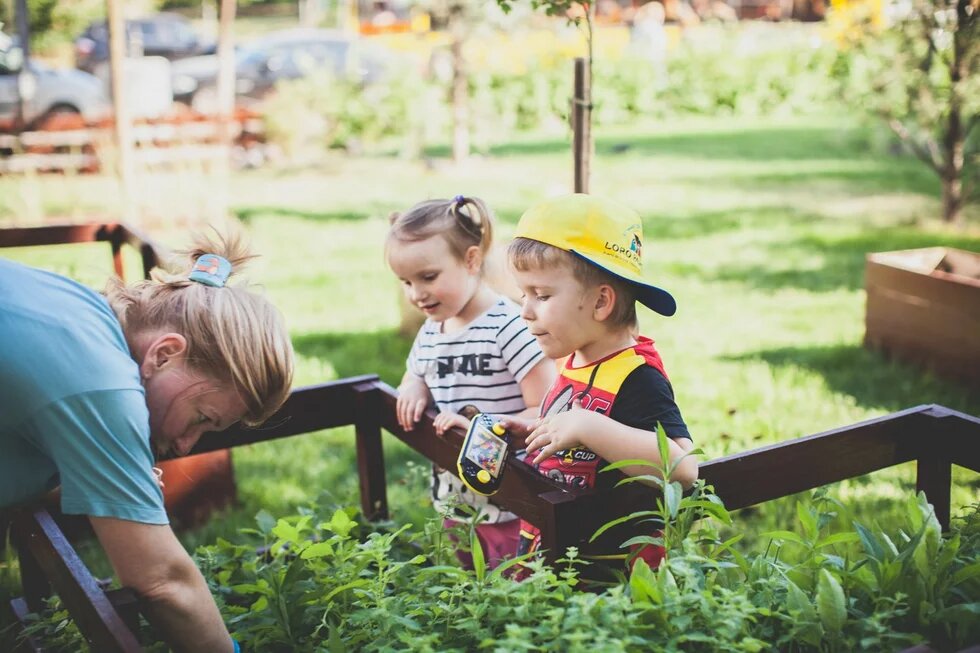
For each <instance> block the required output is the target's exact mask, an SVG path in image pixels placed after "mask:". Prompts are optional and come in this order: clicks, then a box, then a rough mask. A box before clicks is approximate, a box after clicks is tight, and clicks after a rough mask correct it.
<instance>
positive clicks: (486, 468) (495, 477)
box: [456, 413, 509, 496]
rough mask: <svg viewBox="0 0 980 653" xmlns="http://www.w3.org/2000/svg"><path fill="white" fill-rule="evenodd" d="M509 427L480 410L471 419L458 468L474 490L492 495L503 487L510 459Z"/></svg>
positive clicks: (462, 478) (485, 494) (461, 477)
mask: <svg viewBox="0 0 980 653" xmlns="http://www.w3.org/2000/svg"><path fill="white" fill-rule="evenodd" d="M508 446H509V442H508V440H507V431H506V430H504V427H503V426H501V424H500V422H498V421H497V420H496V418H494V417H493V416H492V415H487V414H486V413H478V414H477V415H476V416H475V417H473V419H471V420H470V427H469V428H468V429H467V430H466V439H465V440H464V441H463V447H462V448H461V449H460V450H459V458H458V459H457V460H456V468H457V470H458V473H459V478H460V480H462V481H463V483H465V484H466V486H467V487H469V488H470V489H471V490H473V491H474V492H476V493H478V494H482V495H484V496H489V495H491V494H493V493H494V492H496V491H497V490H499V489H500V481H501V479H502V477H503V472H504V464H505V462H506V460H507V447H508Z"/></svg>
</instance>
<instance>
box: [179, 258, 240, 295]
mask: <svg viewBox="0 0 980 653" xmlns="http://www.w3.org/2000/svg"><path fill="white" fill-rule="evenodd" d="M229 276H231V263H229V262H228V259H226V258H225V257H223V256H218V255H217V254H203V255H201V256H200V257H198V259H197V261H195V262H194V268H193V269H192V270H191V274H190V277H188V278H189V279H190V280H191V281H196V282H198V283H203V284H204V285H205V286H211V287H213V288H222V287H224V285H225V282H226V281H228V277H229Z"/></svg>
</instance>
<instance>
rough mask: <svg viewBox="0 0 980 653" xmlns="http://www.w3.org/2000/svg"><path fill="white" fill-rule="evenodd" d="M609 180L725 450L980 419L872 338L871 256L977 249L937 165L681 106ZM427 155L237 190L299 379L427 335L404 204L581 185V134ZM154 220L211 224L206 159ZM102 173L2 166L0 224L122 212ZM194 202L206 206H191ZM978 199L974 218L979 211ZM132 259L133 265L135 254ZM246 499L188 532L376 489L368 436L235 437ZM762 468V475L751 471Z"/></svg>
mask: <svg viewBox="0 0 980 653" xmlns="http://www.w3.org/2000/svg"><path fill="white" fill-rule="evenodd" d="M597 136H598V141H597V145H596V159H595V161H594V175H593V180H592V188H591V190H592V191H593V192H595V193H598V194H604V195H610V196H613V197H616V198H618V199H620V200H621V201H624V202H626V203H628V204H630V205H632V206H634V207H635V208H636V209H638V210H639V212H640V213H641V214H642V215H643V218H644V230H645V234H646V241H645V243H644V253H645V256H646V261H647V265H646V270H645V274H646V276H647V277H648V278H649V279H651V280H656V282H657V283H658V284H659V285H662V286H664V287H665V288H668V289H669V290H671V291H672V292H673V294H674V295H675V297H676V298H677V301H678V313H677V315H676V316H674V317H672V318H661V317H659V316H655V315H654V314H652V313H650V312H648V311H641V312H640V322H641V330H642V331H643V332H644V333H646V334H648V335H650V336H652V337H653V338H654V339H655V340H656V341H657V343H658V347H659V348H660V350H661V352H662V354H663V356H664V360H665V364H666V366H667V369H668V371H669V373H670V375H671V379H672V381H673V384H674V389H675V392H676V395H677V399H678V403H679V404H680V406H681V408H682V410H683V412H684V415H685V418H686V420H687V422H688V424H689V426H690V428H691V432H692V433H693V434H694V437H695V441H696V442H697V444H698V445H699V446H700V447H701V448H703V449H704V451H705V452H706V454H707V456H708V457H709V458H712V457H717V456H721V455H725V454H730V453H732V452H737V451H743V450H746V449H750V448H754V447H758V446H761V445H765V444H770V443H773V442H779V441H784V440H790V439H793V438H797V437H800V436H803V435H808V434H812V433H817V432H819V431H823V430H827V429H831V428H836V427H840V426H844V425H847V424H852V423H854V422H857V421H860V420H865V419H869V418H872V417H876V416H881V415H884V414H886V413H889V412H892V411H897V410H900V409H903V408H907V407H910V406H915V405H918V404H924V403H939V404H943V405H945V406H948V407H950V408H954V409H957V410H960V411H963V412H966V413H969V414H971V415H978V414H980V395H978V393H977V392H976V391H975V390H974V391H973V392H971V391H970V390H969V389H968V388H966V387H963V386H959V385H955V384H952V383H948V382H944V381H942V380H939V379H936V378H934V377H932V376H931V375H929V374H926V373H923V372H922V371H920V370H919V369H917V368H914V367H909V366H905V365H901V364H897V363H893V362H889V361H888V360H886V359H884V358H883V357H881V356H879V355H878V354H875V353H872V352H869V351H867V350H865V349H864V348H863V347H862V344H861V342H862V337H863V334H864V290H863V284H864V281H863V270H864V257H865V254H866V253H868V252H873V251H887V250H894V249H904V248H911V247H921V246H931V245H950V246H955V247H960V248H964V249H968V250H973V251H980V231H978V230H977V229H976V228H975V227H974V228H973V230H972V231H967V232H952V231H949V230H947V229H946V228H944V227H943V226H942V225H941V224H939V223H938V222H937V221H936V219H935V217H936V216H937V215H938V214H939V202H938V199H937V198H938V183H937V182H936V180H935V179H934V178H933V177H932V176H931V174H930V173H929V172H928V171H927V170H926V169H925V167H923V166H921V165H920V164H919V163H918V162H916V161H914V160H912V159H909V158H903V157H895V156H892V155H889V154H885V153H881V152H879V151H878V149H879V148H876V147H875V145H874V143H875V139H874V138H873V137H872V134H871V133H870V132H869V131H868V130H866V129H864V128H862V127H860V126H858V125H856V124H855V123H853V122H851V121H849V120H847V119H843V118H840V117H821V118H812V117H810V118H795V119H789V118H786V119H758V118H757V119H734V118H733V119H728V120H721V119H715V120H694V119H691V120H678V121H674V122H669V123H665V124H658V125H644V126H635V125H634V126H630V127H617V128H601V129H599V130H597ZM430 154H431V155H432V157H433V158H432V159H430V160H429V161H428V163H427V164H425V165H423V164H422V163H419V162H411V161H405V160H399V159H396V158H336V159H329V160H327V161H325V162H323V163H322V164H321V165H318V166H311V167H306V168H302V169H280V170H260V171H250V172H242V173H237V174H236V175H235V176H234V177H233V180H232V186H231V192H230V197H231V204H232V208H233V211H234V213H235V214H236V215H237V216H238V217H239V218H240V219H241V221H242V223H243V224H244V226H245V229H246V230H247V232H248V233H249V235H250V237H251V239H252V241H253V242H254V245H255V247H256V248H257V249H258V250H259V251H260V252H261V253H262V254H263V255H264V257H263V258H262V259H261V260H260V261H258V262H257V263H256V265H255V266H254V267H253V272H252V275H251V276H252V277H253V278H254V279H256V280H259V281H261V282H262V284H263V285H264V286H265V289H266V292H267V293H268V295H269V297H270V298H271V299H272V300H273V301H274V302H275V303H276V304H277V305H278V306H280V307H281V308H282V310H283V312H284V313H285V315H286V318H287V321H288V323H289V326H290V329H291V332H292V334H293V341H294V344H295V347H296V352H297V356H298V374H297V385H304V384H311V383H316V382H320V381H324V380H328V379H334V378H339V377H344V376H350V375H356V374H363V373H372V372H373V373H378V374H379V375H380V376H381V378H382V379H384V380H385V381H387V382H389V383H391V384H393V385H394V384H396V383H397V380H398V378H399V377H400V375H401V373H402V370H403V362H404V358H405V355H406V353H407V351H408V347H409V345H410V339H409V338H406V337H403V336H400V335H398V333H397V328H398V325H399V311H398V305H397V301H396V298H397V293H398V292H399V290H398V287H397V284H396V282H395V280H394V279H393V278H392V276H391V274H390V273H389V272H388V271H387V269H386V267H385V264H384V260H383V256H382V241H383V236H384V233H385V229H386V225H387V216H388V214H389V213H390V212H391V211H394V210H398V209H404V208H406V207H408V206H409V205H411V204H413V203H415V202H416V201H418V200H422V199H425V198H429V197H451V196H453V195H456V194H467V195H477V196H480V197H483V198H484V199H486V200H487V201H488V202H489V203H490V205H491V206H492V207H494V208H495V209H496V211H497V212H498V215H499V218H500V221H501V229H500V233H502V234H503V235H505V236H506V235H507V234H509V233H510V232H511V230H512V229H513V225H514V224H515V222H516V220H517V218H518V217H519V215H520V213H521V211H522V210H523V209H524V208H525V207H526V206H527V205H528V204H529V203H531V202H533V201H536V200H538V199H540V198H542V197H545V196H547V195H550V194H555V193H559V192H567V191H568V190H569V189H570V187H571V156H570V148H569V145H568V142H567V140H566V139H565V138H563V137H549V138H544V137H533V136H528V137H522V138H520V139H517V140H514V141H512V142H510V143H508V144H507V145H505V146H501V147H499V148H496V149H495V150H493V151H492V152H491V153H490V154H489V155H488V156H486V157H484V158H480V159H476V160H474V161H472V162H470V163H468V164H466V165H459V166H457V165H453V164H451V163H449V162H448V161H446V160H445V159H444V158H440V157H444V156H445V151H444V150H439V149H436V150H433V151H432V152H430ZM142 183H143V184H144V185H143V190H142V192H141V197H142V199H143V200H144V204H145V205H147V206H149V207H150V209H151V212H150V215H151V216H152V217H151V218H150V219H149V220H148V222H147V224H146V225H145V228H146V230H147V231H148V232H149V233H150V234H151V235H153V236H155V237H157V238H159V239H161V240H162V241H164V242H167V243H168V244H171V245H174V244H179V243H180V239H179V238H178V237H175V236H174V235H173V228H172V227H168V226H167V219H166V216H167V215H168V213H169V214H171V215H180V216H183V217H181V218H180V220H182V221H183V223H187V222H193V220H192V219H191V218H187V217H186V216H187V212H188V211H190V209H191V208H193V206H194V205H193V202H190V201H189V200H188V199H187V198H188V197H189V196H190V195H192V194H193V193H200V192H202V189H206V187H207V182H206V181H201V180H199V179H194V178H192V176H190V175H187V174H174V175H170V176H163V175H158V176H156V177H154V178H153V179H151V180H144V181H143V182H142ZM117 197H118V194H117V193H116V191H115V187H114V182H113V181H112V180H111V179H109V178H105V177H57V176H48V177H41V178H26V179H25V178H11V177H4V178H0V221H3V222H8V223H12V222H16V221H23V220H24V219H25V218H24V216H25V215H27V216H30V215H38V214H47V215H67V216H69V217H73V218H76V219H77V218H84V217H92V216H98V215H114V214H115V213H114V212H115V211H116V210H117V206H118V204H117V199H116V198H117ZM189 207H190V208H189ZM977 218H978V216H977V212H976V210H975V208H974V209H973V213H972V215H971V220H972V224H973V225H976V224H977ZM2 254H3V255H4V256H9V257H12V258H15V259H17V260H20V261H24V262H27V263H31V264H35V265H38V266H42V267H48V268H53V269H57V270H59V271H62V272H65V273H69V274H72V275H74V276H77V277H79V278H82V279H83V280H85V281H86V282H88V283H92V284H94V285H99V284H100V283H101V280H102V279H103V278H104V276H105V273H106V272H107V271H108V269H109V268H108V265H109V261H108V254H107V253H106V251H105V248H104V247H103V246H91V247H90V246H79V247H52V248H34V249H23V250H7V251H4V252H3V253H2ZM132 269H134V270H135V269H136V267H135V265H134V266H133V267H132ZM385 446H386V458H387V464H388V468H389V470H390V475H389V480H390V488H391V490H390V500H391V503H392V505H393V509H394V512H395V514H394V518H395V519H398V520H410V521H416V522H417V521H418V520H420V519H423V518H425V516H427V515H428V514H429V509H428V507H427V495H426V492H425V491H424V484H425V481H424V477H425V472H424V466H422V465H420V464H419V463H421V462H422V461H421V459H420V458H419V457H418V456H416V455H415V454H414V453H413V452H411V451H409V450H408V449H407V448H406V447H404V446H401V445H400V443H399V442H397V441H396V440H395V439H394V438H392V437H390V436H386V441H385ZM234 455H235V466H236V476H237V480H238V484H239V493H240V500H241V506H240V508H239V509H237V510H235V511H232V512H230V513H229V514H227V515H225V517H224V518H223V519H221V520H216V521H215V522H214V523H213V524H212V525H210V526H209V527H207V528H206V529H205V530H204V531H202V532H199V533H197V534H192V535H190V536H189V539H188V541H189V542H195V541H207V540H210V539H213V537H214V536H216V535H219V534H221V535H225V536H227V535H230V534H231V532H233V531H234V529H235V528H237V527H238V526H240V525H243V524H246V523H248V522H249V521H250V520H251V517H252V515H254V514H255V513H256V512H257V511H258V510H260V509H262V508H265V509H267V510H269V511H270V512H272V513H273V514H279V513H284V512H291V511H293V510H295V508H296V507H297V506H302V505H304V504H309V503H311V502H313V501H316V500H318V498H319V500H324V498H323V496H321V495H323V494H324V493H326V499H325V500H329V501H335V502H338V503H344V504H351V503H356V502H357V479H356V465H355V458H354V450H353V431H352V430H351V429H337V430H333V431H330V432H326V433H321V434H316V435H313V436H305V437H298V438H293V439H289V440H281V441H277V442H274V443H269V444H264V445H256V446H252V447H248V448H244V449H241V450H236V451H235V454H234ZM953 479H954V485H955V487H954V488H953V504H954V512H955V510H956V508H957V507H961V506H963V505H965V504H967V503H970V502H972V501H975V500H976V496H977V490H978V487H980V484H978V479H977V475H976V474H973V473H968V472H966V471H965V470H962V469H956V470H955V471H954V476H953ZM746 482H751V480H750V479H746ZM913 490H914V469H913V467H912V466H903V467H901V468H896V469H892V470H886V471H882V472H879V473H876V474H873V475H871V476H869V477H866V478H861V479H855V480H852V481H848V482H845V483H841V484H839V485H838V486H836V487H835V489H834V494H835V495H836V496H838V497H839V498H841V499H843V500H845V501H847V502H848V503H850V504H851V505H852V506H853V507H854V511H855V514H856V515H857V516H858V517H860V518H862V519H864V520H865V521H867V522H869V523H870V522H873V521H874V520H878V521H880V522H882V523H885V524H887V521H888V519H889V515H890V514H895V512H894V511H897V510H898V508H899V502H898V501H897V499H898V498H899V497H902V496H904V495H905V494H906V493H908V492H911V491H913ZM791 507H792V504H791V503H790V502H789V501H782V502H774V503H772V504H767V505H766V506H765V507H762V508H761V509H757V510H755V511H754V512H753V514H752V515H745V516H744V519H743V520H742V521H741V522H740V528H741V529H742V530H743V531H747V534H748V535H750V537H749V540H752V539H753V538H752V537H751V535H752V534H753V533H757V532H762V531H764V530H768V529H770V528H793V525H794V522H795V517H793V513H792V512H791V511H790V508H791Z"/></svg>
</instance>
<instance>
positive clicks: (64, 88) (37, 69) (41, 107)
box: [0, 33, 112, 127]
mask: <svg viewBox="0 0 980 653" xmlns="http://www.w3.org/2000/svg"><path fill="white" fill-rule="evenodd" d="M21 94H23V95H24V96H25V98H26V101H25V102H24V121H25V123H26V124H27V125H28V127H36V126H38V125H40V124H42V123H43V122H44V120H45V119H46V118H48V117H50V116H53V115H55V114H59V113H73V114H77V115H79V116H81V117H82V118H83V119H84V120H85V121H86V122H92V121H95V120H99V119H101V118H104V117H106V116H108V115H109V114H110V113H111V110H112V106H111V104H110V102H109V98H108V97H107V95H106V92H105V89H104V87H103V85H102V82H101V81H100V80H99V79H98V78H97V77H95V76H94V75H90V74H88V73H86V72H82V71H80V70H74V69H57V68H51V67H49V66H46V65H44V64H41V63H38V62H36V61H33V60H32V61H30V62H29V64H28V66H27V70H26V71H25V70H24V66H23V53H22V51H21V49H20V46H18V45H17V44H16V43H14V41H13V39H11V38H10V37H9V36H7V35H6V34H3V33H0V124H4V125H6V124H10V125H12V124H13V122H14V121H15V120H16V118H17V111H18V103H19V100H20V96H21Z"/></svg>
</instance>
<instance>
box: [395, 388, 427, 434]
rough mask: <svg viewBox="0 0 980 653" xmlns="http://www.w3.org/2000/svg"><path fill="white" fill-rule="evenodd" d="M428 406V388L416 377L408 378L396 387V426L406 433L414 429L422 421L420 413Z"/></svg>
mask: <svg viewBox="0 0 980 653" xmlns="http://www.w3.org/2000/svg"><path fill="white" fill-rule="evenodd" d="M428 405H429V388H428V387H427V386H426V385H425V381H423V380H422V379H420V378H418V377H409V378H406V379H404V380H403V381H402V384H401V385H400V386H398V400H397V401H396V402H395V413H396V415H397V417H398V425H399V426H401V427H402V428H403V429H405V430H406V431H411V430H412V429H414V428H415V424H416V423H417V422H418V421H419V420H420V419H422V413H424V412H425V408H426V406H428Z"/></svg>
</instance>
